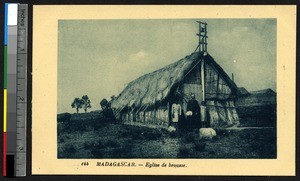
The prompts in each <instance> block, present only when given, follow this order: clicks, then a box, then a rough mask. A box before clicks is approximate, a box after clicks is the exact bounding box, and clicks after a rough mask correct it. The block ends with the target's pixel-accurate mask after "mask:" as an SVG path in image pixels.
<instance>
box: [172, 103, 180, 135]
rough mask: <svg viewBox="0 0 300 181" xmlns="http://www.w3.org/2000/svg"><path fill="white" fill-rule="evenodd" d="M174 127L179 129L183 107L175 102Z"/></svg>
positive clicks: (173, 112) (173, 105)
mask: <svg viewBox="0 0 300 181" xmlns="http://www.w3.org/2000/svg"><path fill="white" fill-rule="evenodd" d="M171 113H172V125H173V126H174V127H175V128H176V130H177V129H178V122H179V118H180V116H181V106H180V104H178V102H177V101H175V102H174V103H173V104H172V111H171Z"/></svg>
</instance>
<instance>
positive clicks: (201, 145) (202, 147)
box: [195, 141, 206, 151]
mask: <svg viewBox="0 0 300 181" xmlns="http://www.w3.org/2000/svg"><path fill="white" fill-rule="evenodd" d="M205 146H206V143H205V142H202V141H196V142H195V150H197V151H204V150H205Z"/></svg>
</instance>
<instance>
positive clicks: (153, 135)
mask: <svg viewBox="0 0 300 181" xmlns="http://www.w3.org/2000/svg"><path fill="white" fill-rule="evenodd" d="M142 135H143V137H144V138H145V139H146V140H158V139H160V138H161V137H162V136H163V135H162V133H161V132H160V131H158V130H151V129H150V130H147V131H145V132H143V133H142Z"/></svg>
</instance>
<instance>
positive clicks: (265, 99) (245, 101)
mask: <svg viewBox="0 0 300 181" xmlns="http://www.w3.org/2000/svg"><path fill="white" fill-rule="evenodd" d="M235 105H236V107H248V106H266V105H276V93H275V92H274V91H273V90H272V89H263V90H258V91H250V94H249V95H248V96H246V97H241V98H239V99H238V100H237V101H236V102H235Z"/></svg>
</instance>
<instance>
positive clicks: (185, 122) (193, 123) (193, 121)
mask: <svg viewBox="0 0 300 181" xmlns="http://www.w3.org/2000/svg"><path fill="white" fill-rule="evenodd" d="M205 114H206V107H205V106H204V102H201V107H200V106H199V103H198V101H197V100H196V99H195V94H193V93H192V94H191V99H190V100H189V101H188V102H187V107H186V113H185V116H184V114H183V111H182V108H181V105H180V104H179V103H178V101H177V100H175V101H174V103H173V104H172V109H171V115H172V122H171V126H174V127H175V128H176V129H182V130H192V129H195V128H202V127H205V126H206V120H204V118H205Z"/></svg>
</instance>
